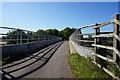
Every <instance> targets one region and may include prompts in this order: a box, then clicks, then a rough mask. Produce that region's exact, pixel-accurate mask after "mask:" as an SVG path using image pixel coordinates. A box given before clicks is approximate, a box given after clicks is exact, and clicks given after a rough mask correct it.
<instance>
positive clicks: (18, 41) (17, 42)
mask: <svg viewBox="0 0 120 80" xmlns="http://www.w3.org/2000/svg"><path fill="white" fill-rule="evenodd" d="M17 44H19V30H18V29H17Z"/></svg>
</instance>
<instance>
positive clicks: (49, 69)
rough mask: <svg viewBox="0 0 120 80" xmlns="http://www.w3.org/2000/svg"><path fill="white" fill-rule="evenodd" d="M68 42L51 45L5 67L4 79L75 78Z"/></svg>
mask: <svg viewBox="0 0 120 80" xmlns="http://www.w3.org/2000/svg"><path fill="white" fill-rule="evenodd" d="M68 55H69V47H68V42H67V41H65V42H63V41H61V42H58V43H55V44H53V45H50V46H48V47H46V48H44V49H42V50H40V51H39V52H37V53H34V54H32V55H31V56H29V57H27V58H24V59H21V60H19V61H16V62H14V63H11V64H8V65H5V66H4V67H3V68H2V74H3V78H4V79H5V80H6V79H21V78H22V79H23V78H73V75H72V72H71V69H70V66H69V63H68Z"/></svg>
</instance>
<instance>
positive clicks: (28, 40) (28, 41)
mask: <svg viewBox="0 0 120 80" xmlns="http://www.w3.org/2000/svg"><path fill="white" fill-rule="evenodd" d="M27 43H30V35H29V31H28V39H27Z"/></svg>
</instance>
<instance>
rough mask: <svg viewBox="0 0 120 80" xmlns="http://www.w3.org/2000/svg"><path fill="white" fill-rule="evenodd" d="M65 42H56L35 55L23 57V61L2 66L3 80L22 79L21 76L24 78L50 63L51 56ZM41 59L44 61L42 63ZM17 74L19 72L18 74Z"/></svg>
mask: <svg viewBox="0 0 120 80" xmlns="http://www.w3.org/2000/svg"><path fill="white" fill-rule="evenodd" d="M63 43H64V41H61V42H58V43H55V44H53V45H51V46H48V47H47V48H45V49H44V50H43V51H41V52H40V51H39V52H38V53H37V54H35V55H34V54H32V55H31V57H30V58H26V59H23V61H20V62H18V63H15V64H12V65H9V66H6V67H3V68H2V80H9V79H13V80H15V79H21V78H23V77H25V76H27V75H30V74H31V73H33V72H35V71H37V70H39V69H40V68H41V67H43V66H44V65H45V64H46V63H48V61H49V60H50V59H51V57H52V56H53V55H54V53H55V52H56V51H57V49H58V48H59V47H60V46H61V45H62V44H63ZM40 61H42V63H40ZM25 62H28V63H27V64H24V63H25ZM22 64H23V65H22ZM36 64H37V65H36ZM18 65H20V66H18ZM16 66H18V67H16ZM31 66H32V67H33V68H30V67H31ZM14 67H15V68H14ZM28 67H29V68H30V69H29V68H28ZM34 67H35V68H34ZM27 68H28V69H29V71H27V72H25V73H24V72H23V73H22V74H20V72H21V71H20V70H25V69H27ZM19 71H20V72H19ZM15 74H17V76H16V75H15Z"/></svg>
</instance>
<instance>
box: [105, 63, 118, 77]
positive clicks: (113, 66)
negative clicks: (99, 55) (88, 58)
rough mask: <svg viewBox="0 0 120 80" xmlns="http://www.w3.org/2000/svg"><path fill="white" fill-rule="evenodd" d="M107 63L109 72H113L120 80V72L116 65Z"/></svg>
mask: <svg viewBox="0 0 120 80" xmlns="http://www.w3.org/2000/svg"><path fill="white" fill-rule="evenodd" d="M107 63H108V65H107V66H108V68H109V69H110V71H111V72H113V74H114V75H115V76H116V77H119V78H120V71H119V70H118V69H117V67H116V65H115V64H113V63H111V62H109V61H107Z"/></svg>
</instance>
